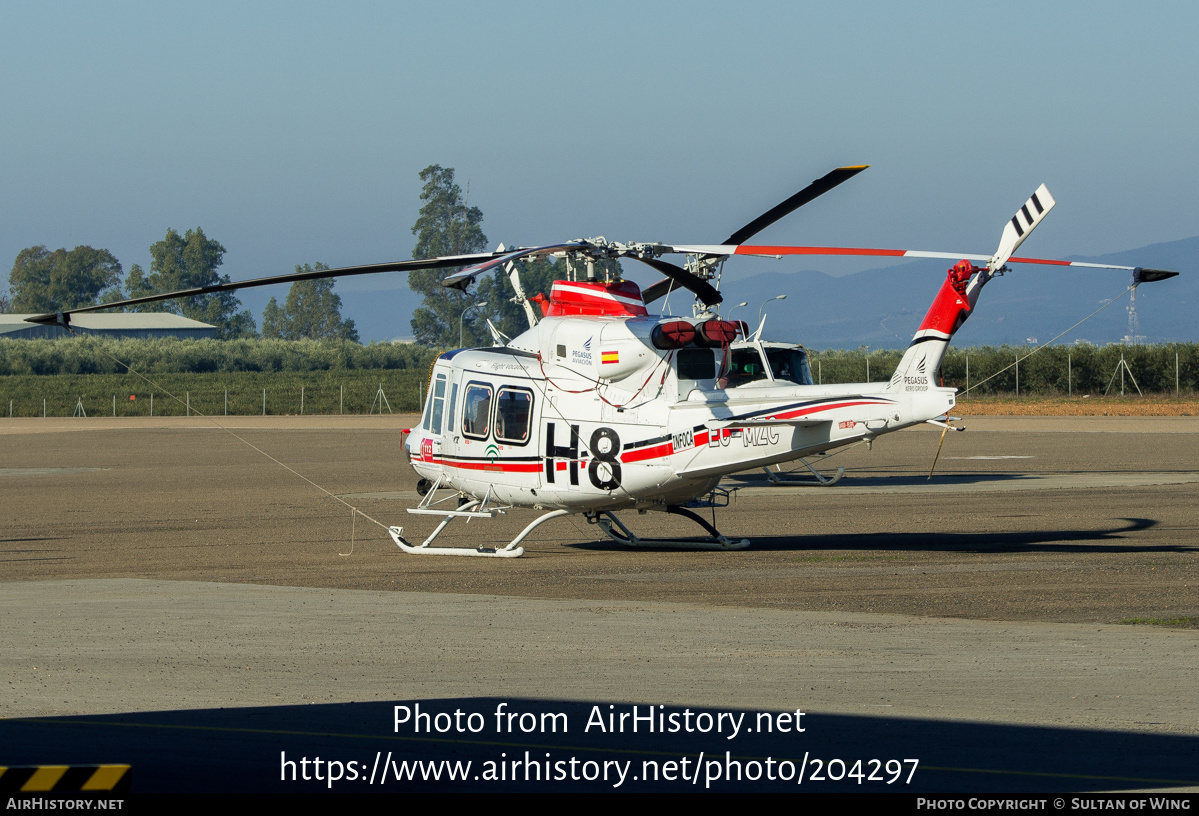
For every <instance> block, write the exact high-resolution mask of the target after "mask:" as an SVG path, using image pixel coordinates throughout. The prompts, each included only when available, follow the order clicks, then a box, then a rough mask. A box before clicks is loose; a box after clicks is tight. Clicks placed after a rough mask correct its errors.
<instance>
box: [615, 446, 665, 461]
mask: <svg viewBox="0 0 1199 816" xmlns="http://www.w3.org/2000/svg"><path fill="white" fill-rule="evenodd" d="M672 453H674V445H673V444H672V443H670V442H663V443H662V444H661V445H654V446H653V447H649V448H638V449H636V450H631V451H627V452H625V453H622V454H621V455H620V461H622V462H641V461H644V460H646V459H657V458H658V457H660V456H670V454H672Z"/></svg>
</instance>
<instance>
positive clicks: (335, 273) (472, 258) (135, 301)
mask: <svg viewBox="0 0 1199 816" xmlns="http://www.w3.org/2000/svg"><path fill="white" fill-rule="evenodd" d="M505 254H506V253H503V252H485V253H476V254H473V255H449V256H443V257H440V258H424V259H421V260H415V261H396V262H394V263H381V264H369V265H367V266H343V267H340V268H338V269H314V270H312V271H309V272H293V273H292V274H290V275H275V276H273V277H269V278H255V279H254V280H248V281H230V282H229V283H217V284H213V285H212V286H197V287H195V288H193V289H180V290H179V291H177V292H166V293H164V294H160V295H146V296H144V297H136V298H130V299H128V300H119V301H117V302H115V303H99V304H96V305H94V306H81V307H79V308H78V309H66V310H64V311H62V312H56V313H53V314H41V315H34V316H33V317H27V318H25V321H26V322H27V323H48V324H54V323H60V322H61V323H63V324H64V325H65V324H68V323H70V319H69V318H70V316H71V315H73V314H80V313H83V312H97V311H100V310H103V309H121V308H124V307H126V306H137V305H140V304H142V303H156V302H158V301H160V300H174V299H175V298H185V297H194V296H196V295H210V294H213V293H215V292H233V291H236V290H238V289H250V288H253V287H255V286H271V285H273V284H276V283H294V282H295V281H303V280H321V279H322V278H341V277H349V276H351V275H373V274H376V273H379V272H410V271H412V270H415V269H440V268H442V267H447V266H463V265H464V264H470V263H478V262H479V261H485V260H488V259H491V258H495V257H497V256H503V255H505Z"/></svg>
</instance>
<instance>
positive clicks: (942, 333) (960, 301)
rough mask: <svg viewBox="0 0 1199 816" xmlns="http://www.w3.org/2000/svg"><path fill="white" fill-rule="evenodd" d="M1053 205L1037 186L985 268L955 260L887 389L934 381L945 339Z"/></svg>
mask: <svg viewBox="0 0 1199 816" xmlns="http://www.w3.org/2000/svg"><path fill="white" fill-rule="evenodd" d="M1055 203H1056V202H1054V200H1053V196H1051V195H1050V194H1049V190H1048V189H1047V188H1046V187H1045V185H1044V184H1042V185H1041V186H1040V187H1038V188H1037V191H1036V192H1035V193H1033V194H1032V196H1031V197H1029V199H1028V201H1026V202H1024V206H1023V207H1021V208H1020V209H1019V210H1018V211H1017V212H1016V215H1015V217H1013V218H1012V220H1011V221H1009V222H1008V223H1007V224H1006V225H1005V226H1004V229H1003V235H1002V236H1000V239H999V249H998V250H996V252H995V254H994V255H993V256H992V257H991V260H990V261H989V262H988V263H987V265H986V266H982V267H980V266H974V265H973V264H971V263H970V261H958V262H957V263H956V264H954V265H953V267H952V268H950V270H949V274H948V277H947V278H946V280H945V282H944V283H943V284H941V291H939V292H937V297H936V298H935V299H934V300H933V305H932V306H930V307H929V310H928V314H926V315H925V316H924V320H923V321H921V323H920V328H919V329H917V330H916V336H915V337H913V338H912V342H911V345H909V346H908V350H907V352H906V353H905V354H904V355H903V359H902V360H900V361H899V365H898V366H897V367H896V369H895V373H894V374H893V375H892V376H891V382H890V383H889V384H888V385H887V390H888V391H903V390H905V386H916V387H921V386H923V387H928V386H930V385H935V384H936V377H937V371H938V370H939V369H940V368H941V359H942V358H943V357H944V356H945V350H946V349H947V348H948V347H949V340H950V338H952V337H953V335H954V334H955V333H956V332H957V330H958V329H960V328H961V327H962V324H963V323H965V322H966V318H968V317H970V315H971V313H972V312H973V310H974V305H975V304H976V303H977V302H978V296H979V294H980V293H981V292H982V288H983V287H984V286H986V285H987V283H988V282H989V281H990V280H991V278H992V277H994V275H995V274H996V273H998V272H999V271H1000V270H1001V269H1003V265H1004V264H1005V263H1007V259H1008V258H1010V257H1011V255H1012V253H1013V252H1015V251H1016V248H1017V247H1019V246H1020V244H1022V243H1024V240H1025V239H1026V238H1028V236H1029V234H1030V233H1031V232H1032V231H1033V230H1034V229H1035V228H1036V227H1037V225H1038V224H1040V223H1041V221H1042V219H1044V218H1045V216H1046V215H1048V214H1049V211H1050V210H1051V209H1053V205H1054V204H1055ZM921 390H923V388H921Z"/></svg>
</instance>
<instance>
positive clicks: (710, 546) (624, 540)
mask: <svg viewBox="0 0 1199 816" xmlns="http://www.w3.org/2000/svg"><path fill="white" fill-rule="evenodd" d="M666 512H668V513H673V514H674V515H676V516H683V517H684V518H689V519H691V520H692V521H694V522H695V523H696V524H698V525H700V526H701V527H703V528H704V529H705V530H707V531H708V533H709V535H708V536H706V537H702V538H641V537H640V536H638V535H637V534H636V533H634V532H633V531H632V530H630V529H629V528H628V527H626V526H625V525H624V523H623V522H622V521H621V520H620V519H618V518H617V517H616V516H615V515H614V514H613V513H610V512H608V511H607V510H601V511H600V512H598V513H596V514H595V515H594V516H593V517H590V518H589V520H590V521H594V522H595V523H596V524H598V525H599V528H600V529H601V530H603V531H604V532H605V533H606V534H607V535H608V537H609V538H611V539H612V540H613V541H617V542H619V543H621V544H625V545H627V546H629V547H655V548H657V547H661V548H669V549H674V550H744V549H745V548H746V547H748V546H749V539H748V538H743V539H741V540H740V541H733V540H732V539H729V538H725V537H724V536H722V535H721V534H720V531H719V530H717V529H716V528H715V527H713V526H712V525H711V524H709V523H708V522H706V521H704V520H703V519H702V518H700V517H699V516H697V515H696V514H695V513H692V512H691V511H690V510H687V509H685V508H683V507H667V508H666Z"/></svg>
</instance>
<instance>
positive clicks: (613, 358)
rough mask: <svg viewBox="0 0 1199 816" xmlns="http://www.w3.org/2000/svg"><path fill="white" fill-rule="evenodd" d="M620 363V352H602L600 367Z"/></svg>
mask: <svg viewBox="0 0 1199 816" xmlns="http://www.w3.org/2000/svg"><path fill="white" fill-rule="evenodd" d="M619 362H620V352H619V351H601V352H600V365H607V364H608V363H619Z"/></svg>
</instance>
